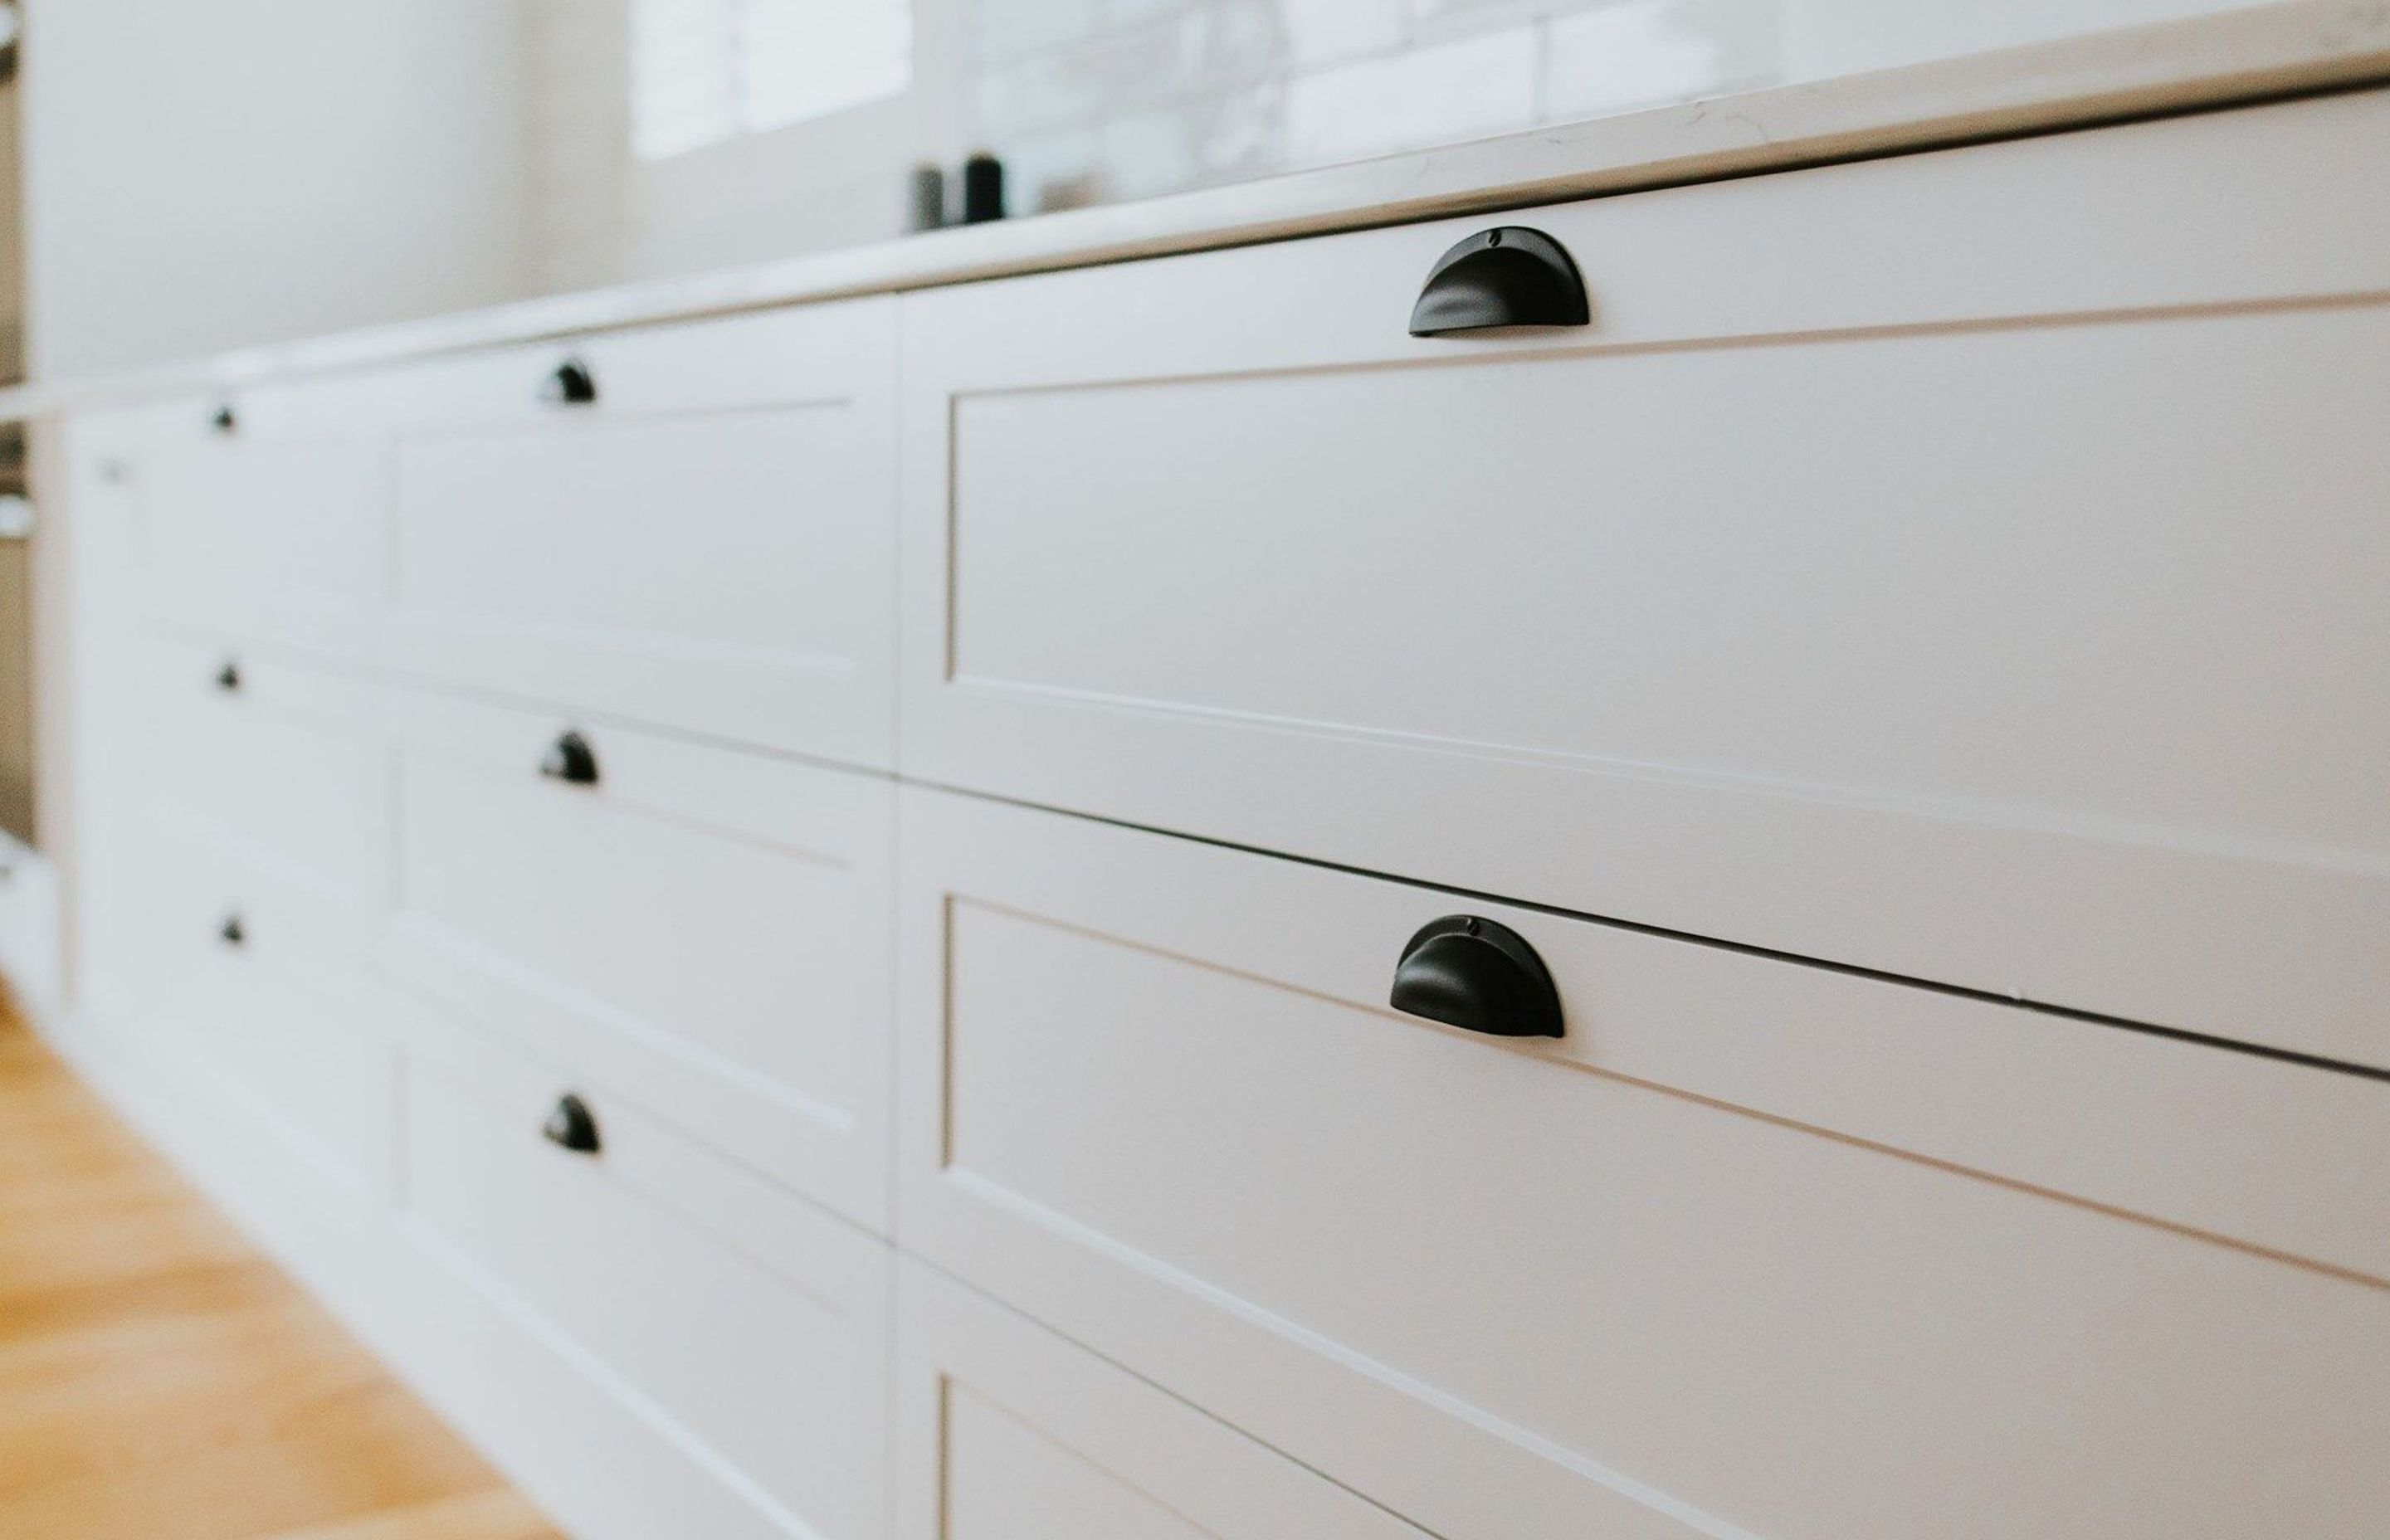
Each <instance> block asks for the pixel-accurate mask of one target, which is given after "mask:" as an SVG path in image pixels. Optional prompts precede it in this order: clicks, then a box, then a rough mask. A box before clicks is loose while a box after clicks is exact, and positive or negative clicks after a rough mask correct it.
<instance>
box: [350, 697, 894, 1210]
mask: <svg viewBox="0 0 2390 1540" xmlns="http://www.w3.org/2000/svg"><path fill="white" fill-rule="evenodd" d="M392 729H393V731H394V733H395V734H396V736H397V739H398V745H399V748H398V756H399V771H398V785H399V789H398V797H397V812H396V817H397V840H396V854H395V857H394V859H395V861H396V864H397V871H396V877H395V888H396V894H397V896H396V900H395V905H394V910H393V914H392V923H391V924H390V926H389V927H388V930H387V931H386V933H385V936H384V938H383V955H384V958H385V961H386V963H387V965H388V966H389V968H390V969H391V970H392V974H393V975H394V977H396V978H397V979H398V980H399V981H401V982H403V983H404V985H405V987H407V988H409V989H412V990H414V991H416V992H418V993H421V994H425V995H429V996H430V997H431V998H435V999H438V1000H442V1001H444V1002H445V1003H446V1004H447V1006H448V1007H449V1008H451V1009H453V1010H456V1011H458V1012H461V1013H463V1014H464V1015H466V1016H467V1017H469V1018H470V1019H472V1020H478V1021H480V1022H482V1023H483V1024H485V1025H487V1026H490V1027H493V1028H495V1029H498V1030H501V1031H504V1032H506V1033H509V1034H510V1035H512V1036H515V1037H517V1038H519V1039H520V1040H522V1041H524V1042H526V1043H529V1044H531V1045H533V1046H538V1047H541V1048H544V1049H546V1051H548V1052H551V1053H557V1054H567V1055H570V1056H571V1058H572V1059H573V1061H574V1062H576V1063H578V1064H580V1065H582V1066H584V1067H585V1068H586V1069H587V1070H588V1071H589V1072H593V1073H596V1074H598V1075H601V1076H602V1077H604V1078H605V1079H606V1080H607V1081H608V1082H609V1083H610V1084H613V1085H615V1086H618V1087H619V1088H620V1090H621V1094H622V1095H623V1096H624V1097H627V1098H629V1099H632V1100H634V1101H636V1103H637V1104H638V1105H639V1106H640V1107H642V1108H643V1109H645V1110H649V1111H650V1112H652V1113H654V1114H657V1115H659V1116H661V1117H662V1118H665V1119H667V1120H670V1121H674V1122H676V1123H678V1124H679V1125H680V1126H681V1127H683V1128H685V1129H687V1130H689V1131H691V1132H693V1133H696V1134H698V1135H700V1136H702V1137H704V1138H705V1139H706V1140H708V1141H710V1142H712V1143H713V1144H715V1145H717V1146H719V1147H720V1148H721V1149H724V1150H726V1151H727V1152H729V1153H731V1154H734V1155H736V1156H738V1157H739V1158H740V1159H742V1160H745V1161H749V1162H750V1163H752V1164H753V1165H755V1166H757V1167H758V1168H760V1169H762V1170H764V1171H766V1172H769V1173H771V1174H773V1175H774V1176H776V1177H777V1178H779V1179H780V1180H782V1181H784V1182H787V1183H789V1184H790V1185H791V1186H793V1187H796V1188H798V1189H799V1190H800V1191H803V1192H805V1193H808V1194H810V1195H811V1196H813V1197H815V1198H816V1199H818V1200H821V1201H823V1202H825V1203H828V1204H829V1205H831V1206H832V1207H834V1208H836V1209H837V1210H838V1211H839V1212H841V1213H844V1214H846V1215H848V1216H849V1217H851V1218H853V1219H854V1220H856V1221H858V1222H859V1223H862V1224H865V1225H868V1226H875V1227H880V1226H885V1224H886V1217H887V1204H888V1136H887V1131H888V1127H889V1117H888V1111H887V1106H888V1097H889V1077H890V1074H891V1064H890V1051H889V1043H890V1037H889V1005H888V1000H889V991H890V982H891V981H890V977H889V954H890V947H891V944H892V941H891V934H890V926H889V888H890V879H889V869H890V864H891V861H892V859H893V799H894V790H893V788H892V787H891V786H890V785H889V784H888V783H887V782H886V781H885V780H884V779H882V778H880V777H878V776H866V775H859V774H854V773H851V772H845V771H835V770H828V769H823V768H819V767H817V766H813V765H808V764H800V763H796V762H793V761H789V760H780V759H768V758H765V757H763V756H760V755H754V754H748V753H740V752H734V751H728V750H724V749H718V748H714V747H712V746H710V745H704V744H698V743H692V742H688V741H685V740H682V739H679V738H670V737H666V736H662V735H659V734H655V733H649V732H635V731H632V730H629V729H626V728H599V727H595V726H586V725H585V726H583V727H580V728H578V729H576V728H574V727H573V725H572V723H571V721H570V720H569V719H563V718H554V717H546V716H542V715H539V714H537V713H533V712H520V711H514V710H509V709H505V708H500V707H495V706H488V705H484V704H482V703H480V702H478V701H472V700H465V699H451V698H447V697H443V696H438V695H431V694H426V693H422V692H418V691H404V690H402V691H394V692H393V695H392ZM568 732H572V733H573V735H574V736H575V737H576V738H578V739H579V740H580V741H581V742H583V743H584V744H585V745H586V749H587V752H588V753H589V754H590V756H591V764H592V773H593V774H594V775H595V776H596V777H597V778H596V779H595V781H594V782H593V783H591V784H586V785H577V784H573V783H572V782H569V781H567V780H564V779H562V778H559V776H554V775H547V774H543V773H542V767H543V762H544V760H546V757H547V756H549V755H550V754H551V753H552V752H553V751H554V745H555V742H556V740H557V739H558V738H560V737H562V736H563V735H564V734H566V733H568ZM551 768H553V766H551Z"/></svg>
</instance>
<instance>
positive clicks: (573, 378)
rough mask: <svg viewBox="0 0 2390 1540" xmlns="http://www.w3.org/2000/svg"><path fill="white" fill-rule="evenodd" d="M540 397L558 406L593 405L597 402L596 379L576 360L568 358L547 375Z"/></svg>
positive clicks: (584, 365) (587, 367)
mask: <svg viewBox="0 0 2390 1540" xmlns="http://www.w3.org/2000/svg"><path fill="white" fill-rule="evenodd" d="M540 395H541V397H542V398H543V399H544V400H547V401H552V402H554V403H555V404H557V405H559V406H589V405H593V404H596V402H597V400H598V377H597V376H596V375H594V374H592V373H590V372H589V366H588V365H586V364H584V363H583V362H582V361H581V360H579V359H578V358H568V359H566V360H565V361H564V362H563V363H561V364H559V365H558V366H556V368H555V369H554V371H553V372H551V373H550V374H549V375H548V377H547V383H546V385H544V386H542V387H541V388H540Z"/></svg>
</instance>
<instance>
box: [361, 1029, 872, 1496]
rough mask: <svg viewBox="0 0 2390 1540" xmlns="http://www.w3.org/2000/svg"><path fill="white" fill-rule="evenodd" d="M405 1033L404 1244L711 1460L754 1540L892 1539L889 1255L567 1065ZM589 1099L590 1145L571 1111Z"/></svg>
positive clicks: (433, 1032) (446, 1034)
mask: <svg viewBox="0 0 2390 1540" xmlns="http://www.w3.org/2000/svg"><path fill="white" fill-rule="evenodd" d="M397 1019H398V1020H399V1024H400V1029H399V1030H400V1032H401V1034H402V1037H403V1040H404V1042H405V1050H406V1082H405V1093H406V1094H405V1109H406V1111H405V1117H406V1132H405V1161H404V1167H403V1175H404V1190H405V1200H404V1201H405V1224H406V1226H407V1227H408V1229H409V1230H410V1231H412V1232H413V1233H414V1234H415V1235H416V1236H417V1237H418V1238H419V1239H422V1240H424V1241H425V1242H426V1243H427V1244H428V1245H429V1246H430V1248H431V1249H432V1250H433V1251H434V1252H435V1253H436V1254H439V1255H441V1256H443V1257H444V1258H445V1259H446V1260H447V1261H448V1262H449V1263H450V1264H451V1265H452V1266H454V1267H456V1269H457V1270H458V1271H459V1272H461V1273H463V1274H464V1275H465V1276H466V1277H468V1278H469V1279H470V1280H472V1281H474V1282H477V1283H479V1284H480V1285H481V1286H482V1288H483V1289H485V1290H488V1291H489V1292H491V1293H492V1294H494V1295H495V1296H497V1297H498V1298H499V1299H500V1300H502V1301H506V1302H510V1303H513V1304H515V1305H516V1306H518V1307H519V1308H520V1310H522V1311H525V1312H528V1313H529V1314H530V1315H531V1316H532V1317H533V1319H534V1320H535V1321H536V1322H537V1323H538V1326H537V1328H536V1329H537V1330H538V1332H539V1334H540V1335H541V1336H543V1337H544V1338H546V1339H547V1340H548V1341H550V1342H551V1344H552V1345H559V1346H562V1347H563V1348H564V1349H565V1352H566V1356H567V1357H568V1358H570V1359H572V1361H574V1362H575V1363H576V1364H577V1365H578V1366H580V1367H582V1368H583V1369H584V1371H585V1373H587V1374H589V1375H590V1376H591V1378H592V1379H593V1380H595V1381H596V1382H597V1385H598V1388H600V1389H601V1390H603V1391H604V1392H607V1393H610V1394H612V1395H615V1396H617V1397H619V1398H621V1399H622V1400H623V1401H624V1402H626V1403H627V1404H629V1405H630V1406H631V1407H632V1409H633V1410H634V1411H635V1412H636V1413H637V1414H638V1415H640V1416H642V1417H644V1418H647V1419H648V1420H649V1422H650V1423H651V1424H652V1425H654V1426H655V1428H656V1431H657V1434H658V1436H659V1437H660V1438H665V1439H669V1440H671V1441H672V1442H673V1443H675V1444H677V1445H679V1446H680V1448H681V1449H683V1450H685V1451H687V1450H692V1449H694V1450H697V1451H701V1452H702V1454H701V1460H700V1462H701V1463H703V1464H705V1465H706V1466H708V1467H710V1468H711V1469H713V1472H714V1473H715V1474H716V1476H717V1477H718V1478H719V1479H721V1480H722V1481H723V1482H725V1484H726V1485H728V1486H729V1487H730V1488H731V1489H732V1494H733V1495H735V1496H737V1497H738V1498H739V1499H742V1500H743V1503H744V1504H745V1506H746V1507H747V1508H750V1509H752V1511H753V1513H754V1515H755V1517H756V1521H757V1522H756V1525H755V1528H754V1530H753V1533H754V1534H776V1535H777V1534H785V1535H790V1536H797V1537H803V1540H811V1537H813V1536H820V1537H822V1540H872V1537H876V1536H879V1535H880V1534H883V1533H884V1527H885V1523H886V1517H885V1508H886V1501H885V1490H886V1475H885V1470H886V1460H887V1445H886V1429H887V1420H888V1419H887V1399H888V1333H889V1329H890V1320H889V1302H890V1290H891V1282H890V1277H889V1252H888V1251H887V1249H886V1248H885V1247H884V1246H882V1245H881V1244H880V1242H878V1241H875V1240H872V1239H870V1238H867V1237H866V1236H865V1235H863V1234H862V1233H861V1232H860V1231H858V1230H855V1229H854V1228H853V1227H852V1226H847V1225H845V1224H843V1223H842V1222H841V1221H839V1220H837V1219H835V1218H833V1217H832V1216H831V1215H830V1214H829V1213H827V1212H825V1211H823V1210H820V1209H817V1208H816V1207H814V1206H813V1205H811V1204H808V1203H805V1202H803V1201H801V1200H797V1199H793V1198H790V1197H789V1196H787V1195H786V1194H784V1193H781V1192H778V1191H777V1190H775V1189H774V1188H772V1187H769V1186H768V1185H767V1184H765V1183H763V1182H761V1181H759V1180H758V1179H757V1178H755V1177H753V1176H752V1175H750V1174H747V1173H746V1172H744V1171H743V1170H741V1169H740V1168H739V1167H738V1166H735V1165H733V1164H731V1163H729V1162H727V1161H722V1160H720V1159H719V1158H717V1157H714V1156H712V1155H709V1154H707V1153H705V1152H703V1151H701V1150H700V1149H697V1148H696V1147H695V1146H693V1145H690V1144H688V1143H687V1141H686V1140H684V1139H682V1138H680V1137H679V1136H675V1135H673V1134H671V1133H668V1132H667V1131H665V1130H664V1129H663V1128H662V1127H661V1126H659V1125H656V1124H654V1123H649V1121H647V1120H646V1119H644V1118H641V1117H639V1116H638V1115H636V1113H634V1112H632V1111H631V1110H628V1109H626V1108H623V1107H622V1106H620V1105H619V1104H618V1103H617V1102H615V1101H613V1100H611V1099H610V1098H608V1097H605V1096H603V1095H601V1094H598V1093H594V1092H587V1088H586V1087H585V1085H582V1084H581V1083H580V1082H578V1081H576V1080H575V1079H574V1078H573V1076H572V1073H571V1072H570V1071H568V1070H565V1069H563V1068H560V1067H559V1065H558V1063H556V1062H555V1061H550V1060H547V1059H542V1058H534V1057H525V1056H521V1055H519V1054H517V1053H514V1052H512V1051H510V1050H507V1049H505V1048H502V1047H501V1046H497V1045H495V1044H492V1043H489V1042H487V1041H484V1040H482V1039H479V1038H477V1037H476V1036H474V1034H472V1033H469V1032H468V1031H465V1030H463V1029H458V1028H454V1027H449V1026H446V1025H445V1024H443V1023H441V1022H438V1021H436V1020H433V1019H431V1018H429V1017H426V1016H424V1015H423V1014H422V1013H420V1012H418V1011H417V1010H415V1009H414V1008H413V1007H407V1006H405V1005H403V1004H402V1005H401V1007H399V1010H398V1013H397ZM576 1087H579V1089H580V1090H581V1091H583V1092H585V1093H586V1094H585V1095H583V1096H579V1097H576V1100H575V1105H577V1106H579V1107H580V1108H581V1109H582V1111H583V1114H584V1117H583V1120H582V1121H581V1123H580V1124H579V1128H580V1130H581V1132H582V1133H583V1134H585V1137H581V1138H578V1139H575V1138H573V1137H572V1132H571V1131H570V1130H568V1129H566V1128H565V1127H563V1126H562V1123H561V1120H560V1119H559V1116H558V1113H557V1105H558V1103H559V1100H560V1099H561V1098H562V1097H565V1096H567V1095H572V1094H574V1092H575V1089H576ZM559 1141H563V1142H559ZM592 1144H594V1145H595V1148H594V1149H592V1148H588V1147H589V1146H590V1145H592Z"/></svg>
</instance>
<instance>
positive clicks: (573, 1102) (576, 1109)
mask: <svg viewBox="0 0 2390 1540" xmlns="http://www.w3.org/2000/svg"><path fill="white" fill-rule="evenodd" d="M539 1135H540V1137H541V1138H544V1139H546V1141H547V1142H548V1143H550V1144H552V1145H555V1146H557V1147H558V1148H559V1149H569V1150H571V1151H572V1153H574V1154H575V1155H595V1154H597V1153H598V1147H599V1143H600V1141H599V1139H598V1119H597V1117H596V1115H595V1114H593V1113H592V1112H591V1111H590V1110H589V1104H588V1103H587V1102H585V1101H583V1100H582V1099H581V1098H580V1097H576V1096H574V1095H573V1094H572V1092H570V1091H567V1092H566V1093H565V1094H564V1095H562V1096H560V1097H557V1098H556V1106H555V1107H554V1108H553V1109H552V1110H550V1111H549V1112H548V1114H547V1121H546V1123H541V1124H540V1125H539Z"/></svg>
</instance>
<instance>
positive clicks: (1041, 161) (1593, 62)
mask: <svg viewBox="0 0 2390 1540" xmlns="http://www.w3.org/2000/svg"><path fill="white" fill-rule="evenodd" d="M963 3H964V4H966V5H967V6H970V7H971V9H972V25H971V28H970V36H971V39H972V43H971V47H970V55H969V63H968V73H969V76H970V89H969V91H968V93H967V97H966V100H967V103H968V107H967V114H966V118H967V121H966V123H965V132H966V134H967V135H968V136H969V138H970V141H971V143H972V144H973V145H975V146H977V147H980V148H987V149H990V150H993V151H994V152H996V153H997V154H999V155H1002V156H1004V157H1005V158H1006V159H1007V160H1008V161H1009V162H1010V163H1011V165H1012V167H1013V173H1014V174H1013V185H1014V187H1015V189H1016V190H1015V197H1014V205H1015V207H1016V208H1019V209H1022V210H1029V209H1039V208H1062V207H1071V206H1073V205H1074V204H1076V203H1079V202H1085V201H1111V200H1115V199H1127V198H1144V197H1150V196H1154V195H1156V194H1161V193H1169V192H1177V191H1181V190H1184V189H1186V188H1189V187H1195V186H1207V185H1211V184H1215V183H1220V182H1228V181H1236V180H1240V179H1243V178H1248V177H1253V176H1260V175H1266V174H1269V173H1274V172H1280V171H1290V170H1296V169H1300V168H1303V167H1307V166H1316V165H1324V164H1329V163H1331V162H1333V161H1337V160H1354V159H1358V158H1362V157H1366V156H1371V155H1383V154H1389V153H1392V152H1394V151H1398V150H1404V149H1412V148H1421V147H1425V146H1430V145H1435V144H1442V143H1450V142H1454V141H1458V140H1462V139H1471V138H1478V137H1483V136H1484V135H1494V134H1504V133H1510V132H1512V131H1515V130H1518V129H1523V128H1530V127H1533V126H1535V125H1536V124H1537V123H1543V122H1558V121H1562V120H1567V119H1574V118H1582V117H1587V116H1592V115H1594V114H1597V113H1600V112H1607V111H1616V110H1621V109H1626V108H1632V107H1637V106H1644V105H1651V104H1655V103H1660V102H1667V101H1675V100H1680V99H1683V98H1684V97H1687V96H1701V95H1705V94H1712V93H1715V92H1717V91H1721V90H1728V89H1734V88H1737V87H1740V86H1743V85H1747V84H1760V83H1767V81H1768V80H1770V79H1773V78H1776V77H1777V76H1778V75H1779V74H1780V70H1781V63H1782V60H1781V54H1782V46H1781V44H1780V33H1781V32H1782V25H1781V22H1780V11H1781V10H1782V5H1783V0H963ZM1032 13H1034V15H1033V14H1032ZM1082 130H1083V131H1085V133H1086V137H1085V138H1081V137H1078V136H1076V135H1074V133H1073V131H1082ZM1066 144H1067V145H1070V146H1072V147H1074V148H1075V149H1083V150H1084V151H1085V153H1086V162H1085V163H1084V164H1082V163H1080V162H1079V160H1077V159H1076V158H1075V155H1063V154H1060V152H1059V151H1060V147H1061V146H1063V145H1066Z"/></svg>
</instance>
